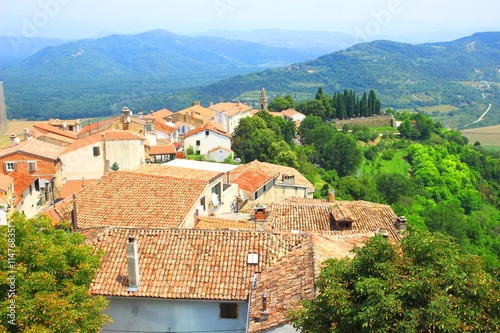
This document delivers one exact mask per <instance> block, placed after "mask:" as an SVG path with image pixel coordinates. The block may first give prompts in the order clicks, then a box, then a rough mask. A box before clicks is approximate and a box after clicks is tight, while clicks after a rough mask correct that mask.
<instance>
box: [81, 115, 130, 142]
mask: <svg viewBox="0 0 500 333" xmlns="http://www.w3.org/2000/svg"><path fill="white" fill-rule="evenodd" d="M120 118H121V116H116V117H112V118H109V119H105V120H102V121H97V122H95V123H93V124H89V125H87V126H84V127H83V128H82V129H81V131H80V132H78V134H77V136H78V137H81V136H83V135H86V134H87V132H89V131H94V130H99V128H101V127H103V126H106V125H108V124H110V123H112V122H114V121H116V120H118V119H120ZM99 132H101V131H99Z"/></svg>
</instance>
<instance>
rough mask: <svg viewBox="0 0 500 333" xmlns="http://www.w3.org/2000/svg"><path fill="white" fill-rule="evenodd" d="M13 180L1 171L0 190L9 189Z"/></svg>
mask: <svg viewBox="0 0 500 333" xmlns="http://www.w3.org/2000/svg"><path fill="white" fill-rule="evenodd" d="M13 181H14V179H13V178H12V177H10V176H6V175H4V174H1V173H0V191H7V189H8V188H9V186H10V184H11V183H12V182H13Z"/></svg>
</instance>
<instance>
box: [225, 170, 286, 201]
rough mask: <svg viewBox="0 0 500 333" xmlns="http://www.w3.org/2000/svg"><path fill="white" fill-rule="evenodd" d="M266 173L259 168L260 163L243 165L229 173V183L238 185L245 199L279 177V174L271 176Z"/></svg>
mask: <svg viewBox="0 0 500 333" xmlns="http://www.w3.org/2000/svg"><path fill="white" fill-rule="evenodd" d="M266 171H267V170H262V169H261V168H260V162H259V161H257V160H256V161H254V162H250V163H247V164H243V165H240V166H239V167H237V168H236V169H233V170H231V171H230V172H229V183H231V184H238V187H239V189H240V190H242V191H243V196H244V197H245V199H246V198H248V197H249V196H251V195H252V194H253V193H254V192H255V191H257V190H258V189H260V188H261V187H262V186H264V185H265V184H267V183H268V182H270V181H271V180H272V179H274V178H277V177H278V176H279V173H275V174H272V173H267V172H266Z"/></svg>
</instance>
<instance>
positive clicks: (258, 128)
mask: <svg viewBox="0 0 500 333" xmlns="http://www.w3.org/2000/svg"><path fill="white" fill-rule="evenodd" d="M322 95H324V94H317V96H316V99H315V100H316V101H318V102H319V103H320V104H321V103H322V102H321V100H322V99H323V100H325V98H324V97H322ZM334 95H336V96H339V95H340V94H338V93H336V94H334ZM367 95H369V94H367ZM288 99H289V98H288ZM375 99H376V96H375ZM305 103H307V101H305ZM391 112H392V111H391ZM396 118H397V119H398V120H399V121H401V125H400V126H399V132H400V134H399V135H396V134H395V131H396V129H394V128H391V127H386V128H374V129H369V128H366V127H360V126H355V125H353V126H345V127H344V130H343V131H342V132H338V131H337V129H336V127H335V126H334V124H333V123H332V122H329V121H325V120H324V119H322V118H321V117H319V116H317V115H315V114H314V113H311V114H309V115H308V116H307V117H306V118H305V119H304V120H303V121H302V123H301V126H300V131H299V135H300V144H299V143H298V142H297V141H296V140H294V139H293V138H294V133H295V127H294V123H292V122H286V121H285V120H283V119H282V118H280V117H273V116H271V115H270V114H269V113H268V112H267V111H260V112H259V113H257V114H256V116H255V117H252V118H244V119H242V120H241V122H240V125H239V126H238V128H237V130H236V132H235V134H234V136H233V150H234V152H235V154H236V156H237V157H240V158H241V159H242V160H243V161H245V162H249V161H251V160H254V159H259V160H260V161H267V162H271V163H277V164H282V165H288V166H292V167H295V168H298V169H299V170H300V172H301V173H303V174H304V175H305V176H306V177H307V178H308V179H309V180H310V181H311V182H313V183H314V184H315V185H316V188H317V193H316V194H315V195H316V196H318V197H320V196H323V197H325V196H326V195H327V193H328V190H329V189H335V191H336V196H337V198H339V199H343V200H367V201H373V202H380V203H387V204H390V205H391V206H392V207H393V209H394V210H395V212H396V213H397V215H405V216H406V217H407V218H408V221H409V224H410V225H411V226H412V227H413V228H417V229H425V230H430V231H440V232H443V233H445V234H447V235H450V236H452V237H453V238H454V240H455V242H456V243H457V244H458V245H459V247H460V250H461V251H462V253H470V254H479V255H481V256H482V257H483V258H484V260H486V262H487V263H488V266H489V267H490V269H493V270H494V269H497V268H498V267H499V264H500V200H499V198H500V154H498V153H495V152H491V151H487V150H484V149H482V148H481V146H480V145H479V144H478V143H475V144H474V145H471V144H469V143H468V142H467V139H466V138H464V137H463V136H462V135H461V134H460V132H459V131H456V130H446V129H445V128H444V127H443V126H442V124H441V123H439V122H434V121H433V120H432V119H431V118H429V117H428V116H426V115H422V114H410V113H407V112H404V113H396ZM381 135H382V136H381ZM495 267H496V268H495Z"/></svg>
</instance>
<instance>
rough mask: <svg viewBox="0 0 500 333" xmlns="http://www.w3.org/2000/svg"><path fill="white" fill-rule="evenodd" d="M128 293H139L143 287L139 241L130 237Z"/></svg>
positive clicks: (128, 247)
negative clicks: (138, 250)
mask: <svg viewBox="0 0 500 333" xmlns="http://www.w3.org/2000/svg"><path fill="white" fill-rule="evenodd" d="M127 268H128V291H137V290H138V289H139V286H140V285H141V279H140V274H139V255H138V253H137V241H136V240H135V238H134V237H132V236H130V237H129V238H128V242H127Z"/></svg>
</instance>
